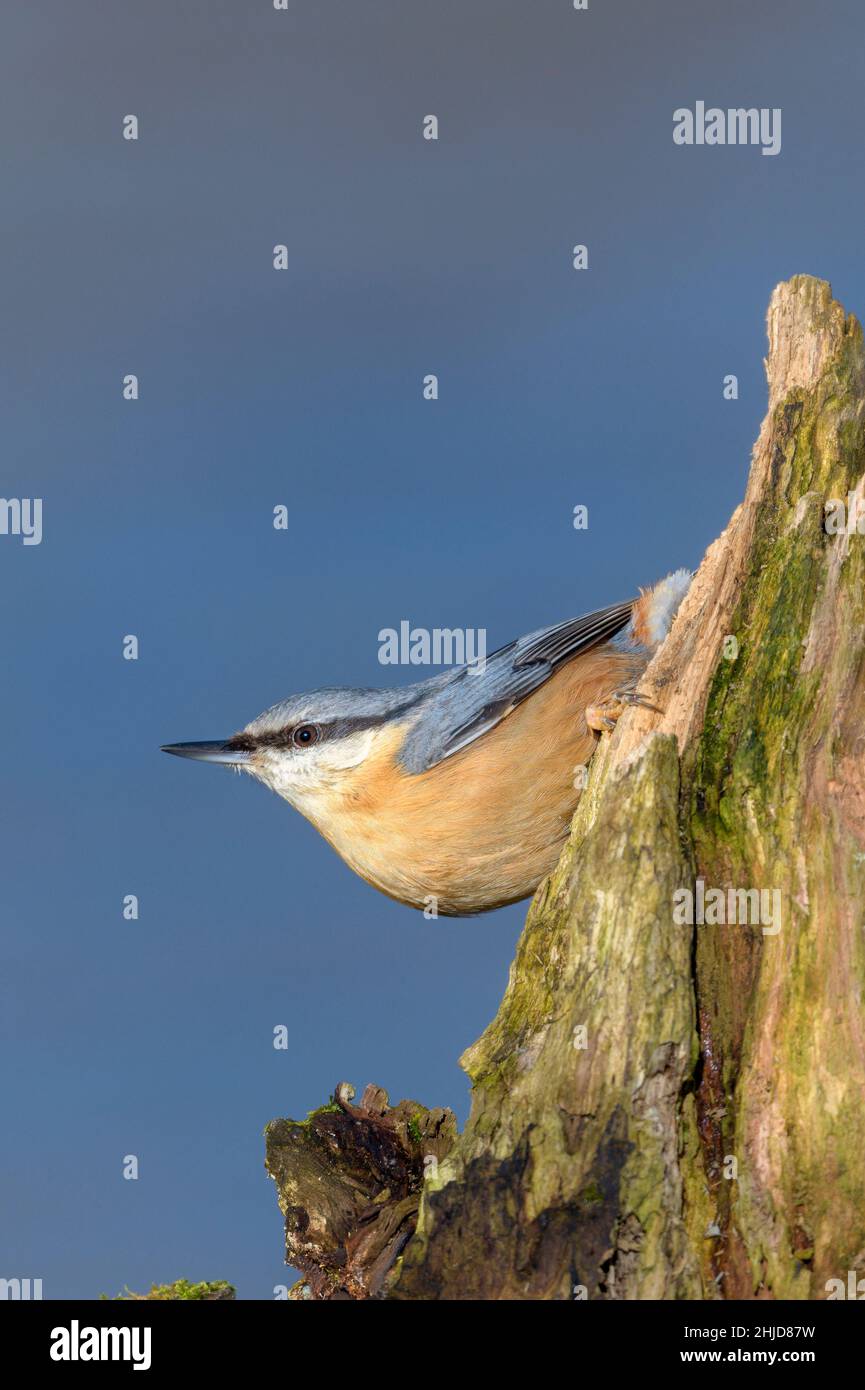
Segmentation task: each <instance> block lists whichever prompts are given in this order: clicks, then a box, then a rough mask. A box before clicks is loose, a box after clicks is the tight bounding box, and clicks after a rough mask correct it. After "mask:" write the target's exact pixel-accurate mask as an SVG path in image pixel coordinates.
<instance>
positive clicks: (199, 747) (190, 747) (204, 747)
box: [162, 739, 249, 767]
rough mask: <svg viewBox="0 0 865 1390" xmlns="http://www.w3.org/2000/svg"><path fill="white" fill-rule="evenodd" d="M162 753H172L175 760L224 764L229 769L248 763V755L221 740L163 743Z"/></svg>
mask: <svg viewBox="0 0 865 1390" xmlns="http://www.w3.org/2000/svg"><path fill="white" fill-rule="evenodd" d="M162 752H163V753H173V754H174V756H175V757H176V758H195V759H196V761H197V762H200V763H226V764H227V765H228V766H229V767H241V766H242V765H243V764H244V763H248V762H249V754H248V753H247V752H245V751H244V750H243V749H240V748H232V747H231V746H230V744H228V743H224V742H223V740H222V739H216V740H215V742H212V743H165V744H163V746H162Z"/></svg>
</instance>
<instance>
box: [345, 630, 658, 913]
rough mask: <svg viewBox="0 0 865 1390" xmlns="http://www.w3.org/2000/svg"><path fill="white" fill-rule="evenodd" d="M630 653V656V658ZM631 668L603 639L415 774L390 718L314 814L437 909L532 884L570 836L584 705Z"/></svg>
mask: <svg viewBox="0 0 865 1390" xmlns="http://www.w3.org/2000/svg"><path fill="white" fill-rule="evenodd" d="M638 667H639V663H637V669H638ZM634 674H636V671H635V658H634V657H633V656H629V655H625V654H621V653H618V652H617V651H616V650H615V649H613V648H610V647H602V648H599V649H596V650H595V651H592V652H589V653H587V654H586V655H585V656H582V657H578V658H577V659H576V660H574V661H573V662H571V663H569V664H568V665H566V666H564V667H563V668H562V669H561V671H559V672H557V673H556V675H554V676H552V677H551V678H550V679H549V680H548V681H547V682H546V684H545V685H543V686H541V687H540V689H539V690H538V691H536V692H535V694H534V695H531V696H530V697H529V698H528V699H527V700H525V701H524V702H523V703H522V704H521V705H519V706H518V707H517V708H516V709H515V710H514V711H513V712H512V713H511V714H509V715H508V716H507V718H505V719H503V720H502V722H501V723H500V724H499V725H497V726H496V728H494V729H492V730H491V731H490V732H489V733H487V734H484V735H482V737H480V738H479V739H477V740H476V741H475V742H474V743H472V744H469V745H468V747H466V748H465V749H463V750H462V751H461V752H459V753H456V754H454V755H453V756H452V757H450V758H447V759H445V761H444V762H442V763H439V764H438V765H437V766H436V767H434V768H432V769H431V771H429V772H425V773H421V774H418V775H414V776H412V775H410V774H408V773H406V772H405V771H404V770H403V769H402V768H401V767H400V765H399V763H398V762H397V761H396V754H397V752H398V750H399V747H400V746H401V744H402V740H403V737H404V730H403V729H401V728H392V729H390V730H388V731H387V732H386V734H385V735H383V737H382V738H381V739H380V740H379V742H378V744H377V746H376V747H375V749H374V750H373V752H372V753H371V754H370V756H369V757H368V758H367V759H366V760H365V762H364V763H363V764H362V765H361V766H360V767H359V768H358V769H357V770H356V772H353V773H352V774H351V777H350V780H348V781H347V782H346V783H345V784H344V787H343V789H342V795H341V799H340V802H339V806H338V807H337V808H335V813H334V814H333V815H332V816H328V823H327V824H326V825H325V824H321V823H320V824H319V825H318V828H319V829H320V830H321V832H322V834H324V835H325V837H326V838H327V839H328V840H329V841H330V842H331V844H332V845H333V846H334V848H335V849H336V850H337V851H338V852H339V853H340V854H341V855H342V857H343V858H344V859H345V860H346V862H347V863H348V864H349V865H350V866H351V867H352V868H353V869H354V870H355V871H356V872H357V873H359V874H360V875H361V876H362V877H363V878H365V879H366V880H367V881H368V882H370V883H372V884H374V885H375V887H377V888H379V889H381V891H382V892H384V893H387V894H389V896H391V897H394V898H397V899H399V900H400V901H401V902H405V903H408V904H410V905H411V906H414V907H421V908H422V907H425V906H428V905H430V902H431V900H435V903H436V908H437V911H438V912H440V913H442V914H443V915H462V914H468V913H473V912H483V911H486V910H487V909H488V908H492V907H500V906H502V905H503V904H505V903H509V902H516V901H517V900H518V899H520V898H525V897H527V896H528V895H529V894H531V893H533V892H534V890H535V888H536V887H537V885H538V884H539V882H540V881H541V879H542V878H544V876H545V875H546V874H547V873H549V872H550V870H551V869H552V868H553V867H554V866H555V863H556V861H557V859H558V857H559V854H560V853H561V849H562V844H563V842H564V840H565V839H566V837H567V834H568V828H569V825H570V820H571V816H572V815H573V812H574V808H575V807H576V804H577V801H578V800H579V796H580V792H579V790H578V789H576V788H575V786H574V781H575V778H576V777H577V773H578V769H579V768H580V767H582V766H584V765H585V764H586V763H588V761H589V759H590V757H591V755H592V752H593V751H594V747H595V743H596V741H597V740H596V738H595V735H594V734H593V733H592V732H591V731H590V730H589V729H588V728H587V726H586V721H585V717H584V713H583V712H584V710H585V707H586V706H587V705H589V704H593V703H597V702H599V701H600V700H602V699H604V698H605V697H606V696H607V695H608V694H609V693H610V692H611V691H612V690H613V689H615V688H616V686H617V685H619V684H621V683H622V682H623V681H624V680H627V679H629V678H630V677H632V676H633V675H634Z"/></svg>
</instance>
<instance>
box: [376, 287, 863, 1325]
mask: <svg viewBox="0 0 865 1390" xmlns="http://www.w3.org/2000/svg"><path fill="white" fill-rule="evenodd" d="M768 327H769V355H768V359H767V363H766V367H767V376H768V380H769V411H768V414H767V417H766V420H765V421H764V424H763V427H762V430H761V433H760V437H759V439H758V441H757V444H756V446H755V449H754V456H753V463H752V469H751V474H750V478H749V482H748V488H747V492H746V495H745V498H744V501H743V503H742V505H741V506H740V507H739V508H738V509H737V511H736V513H735V514H734V516H733V518H732V519H731V521H730V523H729V525H728V527H727V529H726V531H725V532H724V533H723V535H722V536H721V537H720V538H719V539H718V540H717V541H716V542H715V543H714V544H713V545H712V546H711V547H710V549H709V550H708V552H707V554H706V556H705V559H704V561H703V564H702V565H701V566H700V569H699V571H698V573H697V575H696V577H695V579H694V583H693V585H692V587H691V590H690V592H689V594H688V596H687V598H686V600H685V602H684V604H683V605H682V608H681V610H680V612H679V615H678V617H677V619H676V621H675V624H674V627H673V630H672V632H671V634H670V636H669V637H668V638H667V640H666V642H665V643H664V645H663V647H662V648H661V649H660V651H659V653H658V654H657V656H656V657H655V659H654V661H653V662H652V664H651V666H650V667H649V670H648V671H647V672H646V675H645V678H644V680H643V681H642V682H641V688H642V689H644V690H645V691H646V693H647V694H648V695H649V697H650V699H652V702H653V703H654V704H655V705H657V706H658V707H659V711H658V712H652V711H649V710H646V709H633V710H630V711H628V713H627V714H626V715H625V716H624V717H623V719H622V720H621V721H620V723H619V726H618V727H617V729H616V731H615V732H614V733H613V734H612V735H611V736H610V735H605V736H604V737H603V739H602V741H601V743H600V745H599V747H598V750H597V752H596V754H595V757H594V759H593V763H592V770H591V776H590V783H589V787H588V789H587V791H586V792H585V793H584V795H583V798H582V801H581V803H580V806H579V807H578V810H577V813H576V816H575V818H574V824H573V828H572V834H571V837H570V841H569V843H568V845H567V848H566V849H565V852H564V854H563V856H562V859H561V861H560V863H559V865H558V868H557V869H556V871H555V873H554V874H553V875H552V877H551V878H550V879H549V880H548V881H547V882H546V883H545V884H543V885H542V886H541V888H540V889H539V890H538V893H537V895H536V897H535V900H534V902H533V904H532V906H531V909H530V912H529V915H528V920H527V922H526V926H525V929H524V932H523V934H522V938H521V940H520V943H519V947H518V951H517V955H516V959H515V961H514V964H513V966H512V969H511V976H510V981H509V984H508V988H507V992H506V994H505V997H504V1000H503V1002H502V1005H501V1007H500V1009H499V1012H498V1015H497V1017H496V1018H495V1019H494V1021H493V1022H492V1023H491V1024H490V1026H489V1027H488V1029H487V1030H486V1032H485V1033H484V1035H483V1036H482V1037H481V1038H480V1040H479V1041H478V1042H477V1043H475V1044H474V1046H473V1047H471V1048H469V1050H468V1052H467V1053H466V1054H465V1057H464V1058H463V1064H464V1066H465V1068H466V1070H467V1071H468V1073H469V1075H470V1077H471V1079H472V1083H473V1098H472V1110H471V1115H470V1118H469V1121H468V1124H467V1127H466V1130H465V1132H464V1133H463V1134H462V1135H460V1136H459V1137H458V1138H457V1139H456V1141H455V1142H454V1143H452V1144H451V1142H450V1137H449V1140H448V1145H447V1146H444V1148H443V1149H442V1150H441V1151H440V1153H439V1159H440V1161H439V1162H438V1163H437V1164H434V1165H432V1169H431V1171H427V1173H426V1175H425V1182H424V1184H423V1190H422V1191H423V1195H422V1199H421V1201H420V1209H419V1212H418V1214H417V1218H416V1229H415V1231H414V1235H413V1236H412V1238H411V1239H410V1240H408V1243H407V1244H405V1242H404V1241H401V1244H400V1249H402V1247H403V1245H404V1249H403V1251H402V1254H401V1255H399V1256H398V1257H397V1253H396V1251H395V1249H393V1250H392V1251H391V1253H393V1254H394V1263H393V1265H392V1267H391V1268H390V1269H389V1270H387V1271H384V1270H383V1267H382V1263H381V1261H380V1262H379V1264H378V1265H377V1267H376V1279H375V1286H374V1290H369V1291H368V1292H373V1294H374V1296H379V1297H383V1296H384V1297H387V1296H389V1297H392V1298H398V1299H440V1298H463V1299H465V1298H482V1299H570V1298H582V1297H586V1298H608V1299H609V1298H621V1299H631V1298H649V1299H651V1298H725V1297H726V1298H753V1297H761V1298H773V1297H774V1298H788V1297H793V1298H820V1297H825V1288H826V1281H827V1280H828V1279H830V1278H841V1279H844V1278H845V1277H846V1273H847V1271H848V1270H849V1269H858V1270H859V1271H860V1273H861V1272H862V1266H863V1263H865V1163H863V1153H865V1023H863V1014H862V1007H863V994H865V938H863V912H862V908H861V902H862V889H863V879H865V762H863V752H865V723H863V719H865V624H863V618H865V593H863V577H865V576H863V564H865V561H863V550H862V546H863V544H865V536H862V535H860V534H859V533H858V530H857V529H856V515H855V508H856V507H857V506H858V505H863V507H865V435H863V411H865V404H863V402H865V355H863V342H862V332H861V329H860V327H859V324H858V323H857V322H856V320H855V319H853V318H851V317H848V316H847V315H845V313H844V310H843V309H842V308H841V306H840V305H839V304H837V303H835V301H834V300H833V299H832V295H831V291H830V288H829V286H828V285H826V284H825V283H824V282H822V281H818V280H814V279H811V278H810V277H808V276H797V277H795V278H794V279H793V280H791V281H789V282H788V283H786V284H783V285H779V286H778V288H777V289H776V290H775V292H774V294H773V296H772V300H771V303H770V307H769V322H768ZM835 500H837V501H838V502H843V503H844V504H845V505H846V504H848V503H849V502H850V501H851V500H852V503H853V507H854V515H853V516H852V518H850V517H848V518H847V527H848V529H845V530H843V531H841V532H838V533H835V532H834V531H833V528H832V527H831V526H827V523H826V518H827V505H828V504H831V503H832V502H833V501H835ZM829 513H830V514H832V515H833V516H834V515H836V514H837V509H833V508H832V507H831V506H830V508H829ZM863 529H865V522H863ZM673 558H675V557H673ZM698 883H699V884H701V885H704V887H705V891H706V893H707V894H708V893H710V892H711V891H712V890H716V891H717V890H723V892H724V894H725V901H726V902H727V903H731V902H732V903H733V904H735V907H736V914H737V916H736V921H735V922H732V923H730V922H727V923H725V924H724V925H721V924H715V925H712V924H709V923H711V922H712V917H711V915H710V914H709V913H707V914H706V923H707V924H701V923H700V922H699V921H698V922H697V923H691V922H689V921H687V920H682V916H683V910H682V903H683V890H684V892H685V893H687V894H690V895H691V900H692V901H693V900H695V899H697V897H698ZM729 890H734V892H735V893H738V894H739V896H736V897H734V898H733V899H730V898H729V897H728V896H727V894H728V891H729ZM753 890H763V891H764V892H766V893H767V894H777V897H772V898H768V897H767V898H766V899H764V902H769V901H771V903H772V913H771V914H770V915H769V916H766V915H763V916H761V918H760V920H754V906H755V904H754V901H753V897H752V898H745V897H744V894H745V893H746V892H750V893H751V894H752V895H753ZM684 901H687V898H684ZM776 904H777V905H779V906H780V917H779V918H776V917H775V906H776ZM761 906H762V905H761ZM728 911H729V909H728ZM778 921H780V927H778ZM411 1220H412V1223H413V1222H414V1220H415V1218H414V1215H413V1214H412V1218H411ZM402 1229H403V1233H404V1232H405V1229H406V1228H405V1227H403V1228H402ZM359 1296H364V1294H363V1293H361V1294H360V1295H359ZM366 1296H368V1293H367V1295H366Z"/></svg>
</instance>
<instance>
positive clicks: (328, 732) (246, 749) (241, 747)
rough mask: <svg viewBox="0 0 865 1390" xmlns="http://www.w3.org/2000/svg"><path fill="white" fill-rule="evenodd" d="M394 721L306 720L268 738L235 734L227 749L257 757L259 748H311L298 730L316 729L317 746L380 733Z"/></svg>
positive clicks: (375, 717) (384, 716)
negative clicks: (299, 740) (296, 737)
mask: <svg viewBox="0 0 865 1390" xmlns="http://www.w3.org/2000/svg"><path fill="white" fill-rule="evenodd" d="M391 718H393V715H392V714H372V715H359V716H357V717H355V718H351V717H348V718H345V719H331V720H330V721H329V722H327V723H315V724H314V723H313V722H312V720H303V722H302V723H300V724H285V725H283V727H282V728H281V729H272V730H271V731H270V732H268V733H265V734H246V733H241V734H235V735H234V737H233V738H230V739H229V740H228V743H227V744H226V747H227V748H233V749H235V750H236V751H237V752H242V753H254V752H255V751H256V749H259V748H298V747H299V748H300V749H301V750H302V749H304V748H311V747H312V743H301V744H297V743H296V742H295V741H294V735H295V734H296V732H297V731H298V729H309V728H314V729H315V730H316V732H317V734H318V737H317V738H316V739H314V740H313V742H314V743H322V742H323V741H324V739H336V738H348V736H349V735H350V734H357V733H363V732H364V730H366V729H379V728H381V726H382V724H387V723H388V722H389V720H390V719H391Z"/></svg>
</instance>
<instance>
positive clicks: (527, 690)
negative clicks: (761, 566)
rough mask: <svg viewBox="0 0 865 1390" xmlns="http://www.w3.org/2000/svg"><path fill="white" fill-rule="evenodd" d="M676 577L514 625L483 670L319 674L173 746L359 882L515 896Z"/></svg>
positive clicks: (669, 610) (680, 591) (407, 893)
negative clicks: (281, 806) (524, 628)
mask: <svg viewBox="0 0 865 1390" xmlns="http://www.w3.org/2000/svg"><path fill="white" fill-rule="evenodd" d="M690 580H691V576H690V575H689V574H688V572H687V571H686V570H677V571H676V572H675V573H674V574H671V575H669V576H668V577H667V578H666V579H662V580H661V581H660V583H658V584H656V585H655V586H654V587H653V588H651V589H649V590H645V591H643V592H641V595H640V597H639V598H638V599H631V600H629V601H628V602H626V603H617V604H614V605H613V606H612V607H611V608H602V609H600V610H599V611H598V612H596V613H589V614H586V615H584V616H583V617H581V618H571V619H569V620H568V621H566V622H562V623H556V624H555V625H554V626H553V627H546V628H542V629H541V630H540V631H539V632H532V633H529V634H528V636H526V637H520V638H518V639H517V640H516V641H515V642H511V643H510V644H509V645H508V646H506V647H502V648H501V649H500V650H499V651H497V652H495V653H494V654H493V655H492V656H490V657H488V658H487V660H486V664H485V666H484V668H483V670H482V671H480V672H478V671H471V670H470V669H469V667H468V666H459V667H455V668H452V669H450V670H447V671H445V672H443V673H441V674H439V675H435V676H432V677H431V678H430V679H429V680H425V681H420V682H419V683H418V684H416V685H407V686H403V687H402V688H401V689H397V690H368V689H364V690H353V689H342V688H325V689H321V690H311V691H309V692H308V693H307V694H305V695H295V696H292V697H290V698H289V699H288V700H284V701H282V702H281V703H280V704H277V705H273V706H272V707H271V708H270V709H268V710H265V712H264V714H260V715H259V716H258V718H257V719H253V720H252V722H251V723H250V724H247V726H246V728H245V729H243V730H242V732H241V733H239V734H235V735H234V736H233V737H232V738H229V739H228V740H226V741H225V742H215V743H175V744H170V745H168V746H167V747H166V748H165V749H164V751H165V752H166V753H174V754H176V755H177V756H178V757H181V758H197V759H199V760H200V761H203V762H212V763H226V764H228V765H229V766H230V767H233V768H235V769H238V770H241V771H244V772H248V773H250V774H251V775H252V776H253V777H256V778H258V780H259V781H261V782H264V783H265V785H266V786H268V787H270V788H272V790H273V791H275V792H278V794H279V795H280V796H282V797H284V798H285V800H286V801H289V802H290V803H291V804H292V806H295V807H296V808H297V810H298V811H300V812H301V813H302V814H303V815H304V816H306V817H307V819H308V820H310V821H311V822H312V824H313V825H314V826H315V827H316V829H317V830H318V831H320V833H321V834H322V835H323V836H324V838H325V839H326V840H328V841H329V842H330V844H331V845H332V846H333V848H334V849H335V850H336V851H337V853H338V854H340V855H342V858H343V859H344V860H345V862H346V863H347V864H348V865H349V867H350V868H352V869H354V870H355V872H356V873H358V874H360V876H361V878H364V879H366V881H367V882H368V883H371V884H372V885H373V886H374V887H376V888H378V889H380V890H381V891H382V892H383V893H386V894H387V895H388V896H389V897H391V898H396V899H397V900H398V901H399V902H402V903H408V904H409V905H410V906H412V907H420V908H424V907H426V908H430V907H431V906H433V905H434V908H435V911H436V912H439V913H441V914H442V915H444V916H452V917H460V916H465V915H470V914H472V913H476V912H486V911H487V910H489V909H491V908H495V907H502V906H503V905H504V904H505V903H512V902H517V901H518V900H519V899H520V898H526V897H528V896H529V895H530V894H531V893H533V892H534V891H535V889H536V888H537V886H538V884H539V883H540V882H541V880H542V879H543V878H544V877H545V876H546V875H547V874H548V873H549V872H550V871H551V870H552V869H553V868H554V866H555V864H556V861H557V859H558V857H559V855H560V853H561V850H562V845H563V843H564V841H565V839H566V838H567V835H568V829H569V824H570V820H571V816H572V815H573V812H574V808H575V806H576V804H577V802H578V800H579V797H580V790H579V787H578V786H577V785H575V784H576V783H577V782H578V780H579V779H578V778H577V777H576V776H575V772H576V769H577V768H578V767H582V766H585V764H587V763H588V761H589V758H590V757H591V754H592V752H593V750H594V747H595V743H596V734H597V733H599V732H601V731H602V730H604V729H611V728H613V727H614V724H615V721H616V719H617V718H618V717H619V715H620V714H621V713H622V712H623V710H624V709H625V708H627V706H628V705H631V704H644V703H646V702H645V701H644V700H643V697H642V696H641V694H640V693H639V692H638V691H637V689H636V681H637V679H638V677H639V676H640V674H641V673H642V671H643V670H644V669H645V667H646V665H647V664H648V661H649V658H650V656H651V655H652V652H653V651H654V649H655V648H656V647H657V646H658V644H659V643H660V642H662V641H663V639H664V637H665V636H666V634H667V632H668V630H669V627H670V624H671V622H672V619H673V615H674V614H675V612H676V609H677V608H678V606H679V604H680V602H681V600H682V598H683V597H684V595H685V593H686V591H687V588H688V585H689V583H690Z"/></svg>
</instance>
